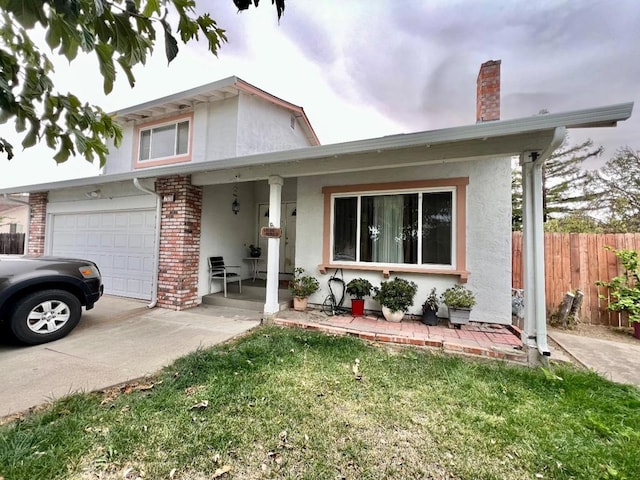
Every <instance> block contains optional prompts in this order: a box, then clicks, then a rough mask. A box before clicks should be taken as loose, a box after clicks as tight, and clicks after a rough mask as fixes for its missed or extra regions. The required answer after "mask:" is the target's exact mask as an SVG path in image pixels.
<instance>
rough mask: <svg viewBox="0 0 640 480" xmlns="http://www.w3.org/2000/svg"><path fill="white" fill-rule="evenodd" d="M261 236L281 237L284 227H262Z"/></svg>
mask: <svg viewBox="0 0 640 480" xmlns="http://www.w3.org/2000/svg"><path fill="white" fill-rule="evenodd" d="M260 236H261V237H262V238H280V237H281V236H282V229H281V228H278V227H262V228H261V229H260Z"/></svg>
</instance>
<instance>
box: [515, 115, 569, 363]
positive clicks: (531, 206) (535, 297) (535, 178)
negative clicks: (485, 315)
mask: <svg viewBox="0 0 640 480" xmlns="http://www.w3.org/2000/svg"><path fill="white" fill-rule="evenodd" d="M565 133H566V129H565V128H564V127H556V129H555V130H554V132H553V138H552V139H551V141H550V142H549V145H548V146H547V148H546V149H545V150H544V151H542V152H541V153H539V152H530V156H529V158H525V155H523V158H522V167H523V187H524V191H523V193H524V198H523V204H524V205H523V208H524V214H525V215H524V220H525V221H524V228H523V230H524V232H523V233H524V242H525V248H524V249H525V260H524V261H525V265H524V270H525V272H526V275H525V278H526V281H527V285H525V335H526V336H527V338H526V339H525V340H526V343H527V345H528V346H531V347H534V346H535V347H536V348H537V350H538V353H539V354H540V355H542V356H543V357H548V356H550V355H551V352H550V350H549V345H548V343H547V316H546V298H545V271H544V228H543V215H544V211H543V198H542V196H543V194H544V192H543V189H542V181H543V179H542V167H543V165H544V162H545V161H546V160H547V159H548V158H549V157H550V156H551V154H552V153H553V152H554V151H555V150H556V149H557V148H558V147H560V145H562V142H563V141H564V138H565ZM529 281H530V282H529ZM532 319H533V321H534V322H533V325H531V320H532ZM532 327H534V328H533V331H532ZM534 332H535V334H534ZM534 339H535V345H531V343H532V342H531V341H532V340H534Z"/></svg>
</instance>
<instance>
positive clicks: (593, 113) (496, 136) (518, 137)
mask: <svg viewBox="0 0 640 480" xmlns="http://www.w3.org/2000/svg"><path fill="white" fill-rule="evenodd" d="M632 111H633V102H629V103H623V104H618V105H609V106H604V107H597V108H590V109H585V110H576V111H571V112H564V113H553V114H547V115H536V116H533V117H525V118H520V119H514V120H499V121H492V122H485V123H477V124H473V125H466V126H462V127H452V128H445V129H442V130H431V131H426V132H417V133H409V134H400V135H391V136H386V137H379V138H372V139H366V140H357V141H353V142H345V143H337V144H331V145H321V146H314V147H305V148H300V149H294V150H284V151H276V152H268V153H260V154H254V155H247V156H244V157H231V158H226V159H220V160H211V161H205V162H197V163H191V164H180V165H169V166H164V167H155V168H148V169H145V170H143V171H142V170H141V171H133V172H126V173H119V174H113V175H102V176H93V177H85V178H77V179H73V180H64V181H60V182H54V183H48V184H41V185H30V186H22V187H11V188H6V189H0V194H9V193H21V192H38V191H44V190H56V189H61V188H73V187H81V186H87V185H96V184H103V183H111V182H120V181H127V180H132V179H133V178H139V179H143V178H154V177H160V176H167V175H180V174H182V175H190V174H196V173H205V172H216V171H221V170H232V169H237V168H243V167H263V166H268V165H275V164H279V163H283V164H284V163H292V162H293V164H295V165H304V164H309V163H313V165H317V166H318V168H325V167H326V166H327V165H329V164H334V165H335V164H340V163H344V159H345V158H347V157H350V156H353V155H373V154H375V157H372V158H373V159H372V160H371V161H370V162H369V163H367V162H366V161H365V162H363V163H362V165H361V169H362V170H366V169H369V168H390V167H394V166H399V165H390V164H388V163H384V162H383V163H380V162H379V161H378V160H376V159H377V158H379V157H380V156H379V155H378V154H380V153H383V152H391V151H399V150H401V149H402V150H411V149H413V150H416V149H417V150H418V151H419V152H420V153H419V156H420V160H418V161H421V162H424V160H425V159H426V158H430V159H431V161H447V160H455V159H456V158H473V157H482V156H485V157H486V156H488V155H491V156H494V157H495V156H507V155H517V154H520V153H523V150H539V149H542V148H547V147H548V145H549V140H550V137H551V136H552V135H554V134H555V131H556V130H557V129H559V128H561V129H562V128H592V127H613V126H615V125H616V124H617V122H619V121H623V120H626V119H628V118H629V117H630V116H631V113H632ZM376 162H378V163H377V164H375V165H374V163H376ZM334 168H336V171H339V168H340V166H339V165H338V166H336V167H334ZM287 173H288V174H289V175H290V176H295V175H296V169H295V168H288V169H287Z"/></svg>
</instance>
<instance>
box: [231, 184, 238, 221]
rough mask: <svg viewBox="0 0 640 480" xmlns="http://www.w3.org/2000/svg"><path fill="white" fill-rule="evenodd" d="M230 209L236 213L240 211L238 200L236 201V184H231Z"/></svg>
mask: <svg viewBox="0 0 640 480" xmlns="http://www.w3.org/2000/svg"><path fill="white" fill-rule="evenodd" d="M231 211H232V212H233V214H234V215H237V214H238V212H239V211H240V202H239V201H238V185H234V186H233V203H231Z"/></svg>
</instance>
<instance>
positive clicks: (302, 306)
mask: <svg viewBox="0 0 640 480" xmlns="http://www.w3.org/2000/svg"><path fill="white" fill-rule="evenodd" d="M308 302H309V297H304V298H299V297H293V309H294V310H296V311H297V312H304V311H305V310H306V309H307V303H308Z"/></svg>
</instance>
